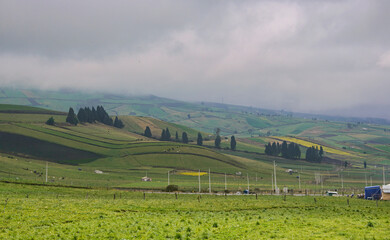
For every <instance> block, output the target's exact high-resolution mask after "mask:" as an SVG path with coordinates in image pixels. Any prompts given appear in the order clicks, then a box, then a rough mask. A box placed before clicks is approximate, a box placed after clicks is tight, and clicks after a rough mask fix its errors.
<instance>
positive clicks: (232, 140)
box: [230, 135, 237, 151]
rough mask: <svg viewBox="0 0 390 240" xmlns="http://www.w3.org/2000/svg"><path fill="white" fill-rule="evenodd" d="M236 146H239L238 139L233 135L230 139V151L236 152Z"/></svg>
mask: <svg viewBox="0 0 390 240" xmlns="http://www.w3.org/2000/svg"><path fill="white" fill-rule="evenodd" d="M236 145H237V142H236V138H235V137H234V135H233V136H232V137H231V138H230V149H231V150H233V151H236Z"/></svg>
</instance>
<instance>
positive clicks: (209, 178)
mask: <svg viewBox="0 0 390 240" xmlns="http://www.w3.org/2000/svg"><path fill="white" fill-rule="evenodd" d="M209 193H210V194H211V175H210V168H209Z"/></svg>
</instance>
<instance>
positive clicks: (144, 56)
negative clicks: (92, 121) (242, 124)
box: [0, 0, 390, 118]
mask: <svg viewBox="0 0 390 240" xmlns="http://www.w3.org/2000/svg"><path fill="white" fill-rule="evenodd" d="M389 13H390V1H387V0H383V1H375V0H372V1H371V0H370V1H367V0H364V1H309V0H307V1H187V0H186V1H182V0H178V1H155V0H151V1H147V0H140V1H120V0H117V1H97V0H93V1H59V0H58V1H57V0H47V1H40V0H34V1H31V0H27V1H18V0H16V1H15V0H10V1H3V0H0V84H1V86H16V87H20V86H23V87H34V88H41V89H60V88H76V89H81V90H87V89H88V90H98V91H108V92H113V93H125V94H154V95H157V96H162V97H170V98H174V99H181V100H187V101H213V102H222V101H223V102H224V103H232V104H239V105H248V106H256V107H263V108H271V109H285V110H291V111H300V112H322V113H340V114H343V113H344V114H345V113H348V114H351V115H365V116H375V117H387V118H390V94H389V90H390V30H389V29H390V27H389V25H390V14H389ZM360 109H361V110H362V111H359V110H360ZM363 110H364V111H363Z"/></svg>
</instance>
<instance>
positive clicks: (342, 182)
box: [340, 174, 344, 189]
mask: <svg viewBox="0 0 390 240" xmlns="http://www.w3.org/2000/svg"><path fill="white" fill-rule="evenodd" d="M340 176H341V188H342V189H344V180H343V174H341V175H340Z"/></svg>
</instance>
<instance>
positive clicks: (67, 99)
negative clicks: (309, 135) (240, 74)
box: [0, 88, 389, 134]
mask: <svg viewBox="0 0 390 240" xmlns="http://www.w3.org/2000/svg"><path fill="white" fill-rule="evenodd" d="M0 103H1V104H18V105H25V106H35V107H41V108H46V109H52V110H56V111H61V112H67V111H68V109H69V107H73V108H75V110H76V111H77V110H78V109H79V108H81V107H85V106H97V105H103V106H104V108H105V109H106V110H107V112H108V113H109V114H110V115H131V116H145V117H153V118H157V119H161V120H164V121H168V122H172V123H177V124H181V125H184V126H187V127H190V128H194V129H197V130H198V131H203V132H210V133H212V132H215V131H216V129H217V128H219V129H220V130H221V132H222V133H223V134H257V133H258V132H256V131H257V130H261V129H265V128H267V127H270V126H273V125H274V121H275V119H271V118H272V117H273V118H275V117H277V116H282V117H287V118H293V119H292V121H295V122H299V121H301V120H299V119H298V118H300V119H320V120H324V121H326V120H328V121H342V122H356V123H357V122H364V123H375V124H389V120H386V119H379V118H355V117H338V116H326V115H320V114H307V113H292V112H287V111H283V110H270V109H263V108H256V107H248V106H238V105H231V104H221V103H212V102H193V103H190V102H184V101H179V100H174V99H168V98H162V97H158V96H154V95H148V96H124V95H115V94H106V93H85V92H79V91H74V90H68V89H65V90H58V91H45V90H36V89H15V88H0ZM270 117H271V118H270ZM294 119H295V120H294ZM277 121H279V120H277ZM278 124H283V123H280V122H279V123H278Z"/></svg>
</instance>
